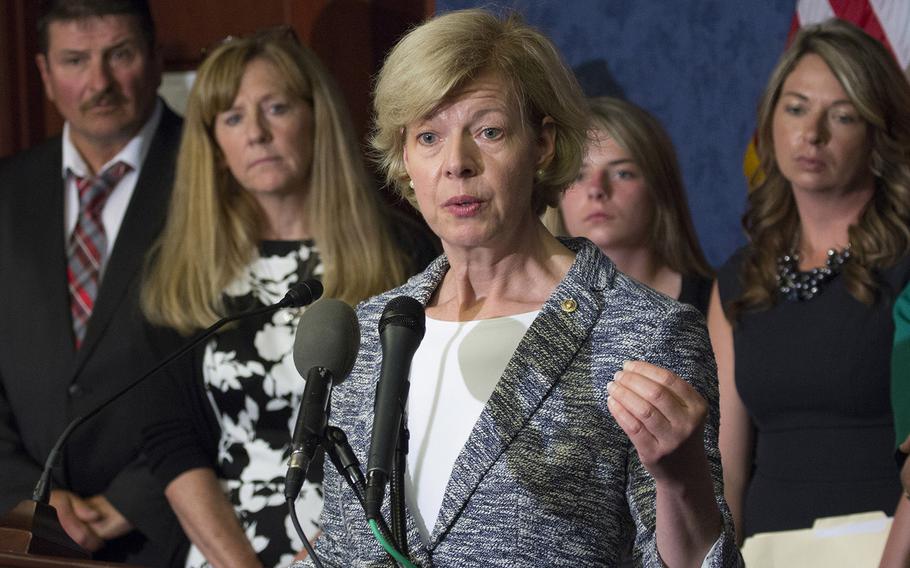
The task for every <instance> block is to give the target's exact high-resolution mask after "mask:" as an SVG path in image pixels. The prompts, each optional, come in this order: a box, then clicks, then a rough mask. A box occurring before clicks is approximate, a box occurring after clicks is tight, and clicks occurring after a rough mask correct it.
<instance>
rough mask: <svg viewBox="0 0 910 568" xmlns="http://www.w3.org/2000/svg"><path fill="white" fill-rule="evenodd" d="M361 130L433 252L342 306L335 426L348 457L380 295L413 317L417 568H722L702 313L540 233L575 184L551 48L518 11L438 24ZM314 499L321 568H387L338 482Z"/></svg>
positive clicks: (732, 554)
mask: <svg viewBox="0 0 910 568" xmlns="http://www.w3.org/2000/svg"><path fill="white" fill-rule="evenodd" d="M375 115H376V126H375V131H374V136H373V139H372V144H373V147H374V149H375V150H376V152H377V154H378V156H379V160H380V163H381V165H382V168H383V169H384V171H385V173H386V175H387V178H388V180H389V181H390V182H391V183H392V184H394V185H395V187H397V188H398V190H399V191H400V193H401V194H402V195H403V196H404V197H405V198H406V199H407V200H408V201H409V202H410V203H411V204H413V205H414V206H415V207H416V208H417V209H418V210H419V211H420V213H421V214H422V215H423V218H424V219H425V220H426V222H427V223H428V224H429V226H430V228H431V229H432V230H433V231H434V232H435V233H436V235H437V236H439V238H440V239H441V241H442V245H443V250H444V253H445V254H444V255H443V256H441V257H440V258H438V259H437V260H436V261H435V262H433V263H432V264H431V265H430V266H429V267H428V268H427V269H426V270H425V271H424V272H423V273H421V274H419V275H418V276H416V277H413V278H412V279H411V280H409V281H408V282H407V283H406V284H405V285H403V286H401V287H399V288H396V289H394V290H391V291H390V292H388V293H385V294H382V295H379V296H377V297H375V298H372V299H370V300H368V301H366V302H364V303H362V304H361V305H360V306H359V308H358V317H359V320H360V327H361V334H362V337H361V350H360V354H359V356H358V359H357V362H356V363H355V366H354V370H353V371H352V373H351V375H350V376H349V377H348V378H347V379H346V381H345V382H344V383H342V384H341V385H339V387H338V388H337V389H336V390H335V391H334V392H333V400H332V414H331V421H332V423H333V424H335V425H337V426H339V427H341V428H342V429H343V430H344V431H345V432H346V433H347V435H348V438H349V439H350V440H351V443H352V445H353V447H354V450H355V452H356V453H357V454H358V455H359V456H360V458H361V459H363V458H365V456H366V453H367V446H368V445H369V440H370V437H371V431H370V430H371V428H370V424H371V423H372V422H373V397H372V394H373V393H374V392H375V391H376V388H377V381H378V378H379V376H380V374H381V370H382V358H383V356H382V353H381V351H382V350H381V347H380V337H379V332H378V330H377V323H378V322H379V320H380V317H381V314H382V313H383V311H384V308H385V306H386V304H387V303H388V302H389V300H390V299H392V298H396V297H398V296H402V295H405V296H410V297H412V298H414V299H415V300H417V301H418V302H419V303H421V304H423V305H424V306H425V308H426V334H425V337H424V338H423V341H422V343H421V344H420V346H419V347H418V349H417V352H416V354H415V356H414V359H413V362H412V365H411V370H410V382H411V387H410V396H409V399H408V401H409V402H408V417H407V420H408V422H407V424H408V427H409V429H410V443H409V444H408V446H409V453H408V455H407V468H406V469H407V471H406V477H405V488H406V491H405V493H406V504H407V511H406V520H407V541H408V546H407V548H408V549H409V550H410V555H411V558H412V561H413V563H414V564H416V565H420V566H430V565H432V566H437V567H440V568H448V567H472V566H478V567H479V566H485V567H488V566H573V567H579V566H583V567H584V566H612V565H615V564H616V563H617V562H618V557H619V553H620V552H621V551H622V550H623V549H624V548H626V547H627V546H628V544H629V543H630V542H632V541H634V553H635V556H636V560H637V561H638V562H639V563H642V564H645V565H648V566H663V565H664V563H665V564H666V565H669V566H731V565H737V564H738V563H739V562H740V558H739V555H738V552H737V550H736V547H735V544H734V540H733V530H732V526H731V523H730V517H729V513H728V511H727V507H726V505H725V503H724V500H723V487H722V482H721V477H722V476H721V470H720V456H719V454H718V450H717V425H718V413H717V385H716V378H715V368H714V362H713V357H712V355H711V347H710V344H709V342H708V338H707V333H706V331H705V328H704V324H703V323H702V318H701V316H700V315H699V314H698V312H697V311H696V310H695V309H693V308H690V307H686V306H683V305H682V304H679V303H677V302H675V301H673V300H670V299H669V298H667V297H665V296H663V295H660V294H658V293H656V292H653V291H652V290H650V289H648V288H646V287H645V286H643V285H641V284H638V283H636V282H635V281H633V280H631V279H630V278H628V277H626V276H624V275H623V274H621V273H619V272H618V271H617V270H616V268H615V266H614V265H613V263H612V262H611V261H610V260H609V259H608V258H607V257H605V256H604V255H603V254H602V253H601V251H600V250H599V249H598V248H597V247H596V246H595V245H594V244H593V243H591V242H590V241H588V240H586V239H561V240H558V239H556V238H555V237H553V236H552V235H551V234H550V232H549V231H547V230H546V228H545V227H544V226H543V224H542V223H541V221H540V219H539V216H540V214H541V212H542V211H543V210H544V208H545V207H546V206H548V205H549V206H554V205H556V204H557V202H558V200H559V196H560V192H561V191H562V190H563V189H564V188H565V187H566V186H567V185H569V184H570V183H571V182H572V181H573V180H574V179H575V177H576V175H577V173H578V170H579V166H580V164H581V160H582V156H583V153H584V146H585V142H586V139H585V131H586V129H587V126H588V117H587V114H586V109H585V104H584V100H583V98H582V95H581V92H580V89H579V88H578V85H577V83H576V81H575V79H574V77H573V76H572V74H571V72H570V71H568V70H567V68H566V67H565V65H564V64H563V63H562V62H561V60H560V58H559V55H558V53H557V52H556V49H555V48H554V46H553V45H552V43H551V42H550V41H549V40H547V39H546V38H545V37H543V36H542V35H541V34H540V33H539V32H537V31H535V30H534V29H532V28H530V27H529V26H527V25H526V24H524V23H523V22H521V21H520V19H519V18H518V17H516V16H509V17H506V18H503V19H501V18H498V17H496V16H494V15H491V14H489V13H488V12H485V11H483V10H468V11H460V12H451V13H448V14H445V15H442V16H439V17H437V18H434V19H432V20H430V21H429V22H427V23H425V24H423V25H421V26H420V27H418V28H415V29H414V30H412V31H411V32H410V33H408V34H407V35H406V36H405V37H404V38H403V39H402V40H401V41H400V42H399V43H398V45H397V46H396V47H395V48H394V49H393V51H392V52H391V54H390V55H389V56H388V59H387V60H386V61H385V64H384V66H383V68H382V71H381V72H380V74H379V77H378V82H377V86H376V92H375ZM664 368H668V369H672V370H673V371H674V372H673V373H671V372H669V371H666V370H664ZM674 373H675V374H674ZM364 461H365V460H364ZM324 491H325V498H326V501H325V508H324V510H323V517H322V519H323V526H324V533H323V535H322V536H321V537H320V538H319V539H318V541H317V548H316V551H317V555H318V556H319V557H320V559H321V561H322V564H323V565H325V566H333V567H336V568H341V567H344V568H349V567H361V568H363V567H367V566H380V565H381V566H388V565H390V564H389V562H390V561H389V560H388V558H387V557H386V556H385V553H384V551H383V548H381V547H380V545H379V544H377V540H376V539H374V537H373V535H372V534H371V530H370V528H369V527H368V525H367V522H366V521H365V520H364V514H363V511H362V510H361V507H360V504H359V503H358V501H357V499H356V498H355V496H354V493H353V492H352V491H350V490H349V489H348V487H347V486H346V485H345V484H344V482H343V480H342V478H341V477H340V476H339V475H338V474H336V473H335V472H334V471H329V470H327V472H326V480H325V484H324ZM385 510H386V511H388V507H386V508H385ZM386 514H387V515H388V512H387V513H386ZM306 562H308V563H309V562H311V561H310V560H307V561H306ZM306 565H307V566H310V565H312V564H306Z"/></svg>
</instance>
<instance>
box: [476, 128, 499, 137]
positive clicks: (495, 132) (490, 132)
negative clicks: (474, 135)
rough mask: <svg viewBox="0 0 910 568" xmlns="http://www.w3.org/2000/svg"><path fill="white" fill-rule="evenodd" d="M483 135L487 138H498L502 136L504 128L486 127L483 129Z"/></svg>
mask: <svg viewBox="0 0 910 568" xmlns="http://www.w3.org/2000/svg"><path fill="white" fill-rule="evenodd" d="M481 136H483V137H484V138H486V139H487V140H496V139H497V138H499V137H500V136H502V129H501V128H493V127H490V128H484V129H483V130H482V131H481Z"/></svg>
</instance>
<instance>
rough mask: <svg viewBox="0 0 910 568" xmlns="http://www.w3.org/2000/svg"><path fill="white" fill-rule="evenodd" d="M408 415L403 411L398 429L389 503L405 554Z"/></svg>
mask: <svg viewBox="0 0 910 568" xmlns="http://www.w3.org/2000/svg"><path fill="white" fill-rule="evenodd" d="M406 424H407V415H406V414H405V413H404V411H402V416H401V427H400V428H399V430H398V444H397V445H396V447H395V459H394V460H393V461H392V475H391V478H390V479H389V504H390V505H391V511H392V536H393V537H394V540H393V541H392V542H394V543H395V547H396V548H397V549H398V551H399V552H401V554H403V555H404V556H410V554H408V523H407V515H406V514H405V495H404V472H405V471H406V469H407V465H408V438H409V434H408V427H407V426H406Z"/></svg>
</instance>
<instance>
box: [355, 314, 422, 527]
mask: <svg viewBox="0 0 910 568" xmlns="http://www.w3.org/2000/svg"><path fill="white" fill-rule="evenodd" d="M425 322H426V316H425V315H424V312H423V305H421V304H420V302H418V301H417V300H415V299H414V298H411V297H410V296H398V297H397V298H393V299H392V300H390V301H389V303H388V304H386V307H385V310H384V311H383V312H382V317H380V318H379V341H380V345H381V346H382V367H381V370H380V374H379V384H378V385H376V398H375V399H374V402H373V432H372V435H371V438H370V453H369V456H368V460H367V490H366V506H365V509H366V516H367V519H371V520H379V519H381V513H380V509H381V507H382V498H383V495H384V493H385V484H386V481H387V480H388V478H389V475H390V471H391V469H392V461H393V459H394V454H395V446H396V443H397V441H398V437H399V432H400V429H401V417H402V415H403V413H404V408H405V404H406V403H407V400H408V390H409V389H410V382H409V376H410V373H411V359H413V358H414V353H415V352H416V351H417V347H418V346H419V345H420V341H421V340H422V339H423V334H424V332H425V331H426V323H425Z"/></svg>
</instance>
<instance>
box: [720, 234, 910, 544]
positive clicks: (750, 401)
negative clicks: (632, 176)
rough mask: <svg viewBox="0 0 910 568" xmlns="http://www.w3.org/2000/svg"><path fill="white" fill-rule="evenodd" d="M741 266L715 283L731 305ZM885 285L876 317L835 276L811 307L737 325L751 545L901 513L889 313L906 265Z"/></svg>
mask: <svg viewBox="0 0 910 568" xmlns="http://www.w3.org/2000/svg"><path fill="white" fill-rule="evenodd" d="M741 255H742V251H739V252H738V253H736V254H734V256H733V257H732V258H731V259H730V260H729V261H727V263H726V264H725V265H724V266H723V267H722V268H721V270H720V271H719V273H718V283H719V287H720V297H721V301H722V302H723V303H724V305H726V303H727V302H729V301H730V300H732V299H735V298H736V297H737V296H738V295H739V290H740V285H739V266H740V261H741ZM880 276H881V281H882V283H883V289H882V291H881V294H880V299H879V300H878V301H877V302H876V303H875V304H874V305H872V306H866V305H864V304H862V303H860V302H859V301H857V300H855V299H854V298H853V297H852V296H851V295H850V294H849V293H848V292H847V289H846V287H845V286H844V278H843V277H842V276H835V277H834V278H833V279H832V280H831V281H829V282H828V283H827V285H826V286H825V287H824V288H823V289H822V291H821V292H820V293H819V294H818V295H816V296H815V297H814V298H812V299H810V300H807V301H787V300H783V299H781V300H779V301H778V303H777V304H776V305H775V306H774V307H772V308H770V309H767V310H764V311H761V312H753V313H748V314H744V315H742V316H740V319H739V321H738V322H736V324H734V328H733V344H734V352H735V370H736V388H737V390H738V391H739V396H740V398H741V399H742V401H743V404H744V405H745V407H746V409H747V410H748V412H749V415H750V417H751V419H752V423H753V425H754V427H755V433H756V436H755V440H756V444H755V448H754V454H753V455H754V462H753V463H754V467H753V472H752V477H751V481H750V483H749V486H748V490H747V493H746V498H745V508H744V525H745V526H744V527H742V529H743V531H744V533H743V534H745V535H746V536H749V535H751V534H754V533H759V532H767V531H778V530H788V529H797V528H806V527H811V526H812V523H813V520H814V519H816V518H818V517H827V516H833V515H844V514H849V513H858V512H864V511H878V510H881V511H884V512H885V513H887V514H889V515H892V514H893V513H894V507H895V505H896V504H897V501H898V498H899V497H900V495H901V487H900V483H899V479H898V472H897V470H896V468H895V467H894V459H893V453H894V429H893V419H892V414H891V404H890V399H889V392H890V391H889V388H890V387H889V384H890V383H889V380H890V357H891V344H892V338H893V335H894V325H893V322H892V319H891V308H892V305H893V302H894V299H895V298H896V297H897V295H898V294H899V293H900V290H902V289H903V288H904V286H905V285H906V283H907V281H908V279H910V257H907V258H904V259H902V260H901V261H900V262H899V263H898V264H897V265H895V266H893V267H891V268H890V269H888V270H887V271H885V272H884V273H883V274H881V275H880Z"/></svg>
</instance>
